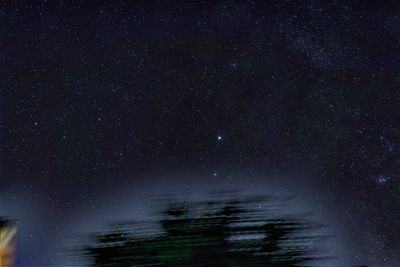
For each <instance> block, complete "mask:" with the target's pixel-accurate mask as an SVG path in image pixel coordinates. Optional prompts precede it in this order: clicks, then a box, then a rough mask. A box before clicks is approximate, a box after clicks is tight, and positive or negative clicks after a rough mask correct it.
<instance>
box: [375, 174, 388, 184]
mask: <svg viewBox="0 0 400 267" xmlns="http://www.w3.org/2000/svg"><path fill="white" fill-rule="evenodd" d="M389 180H390V177H389V176H386V175H383V174H379V175H378V176H376V178H375V181H376V183H378V184H380V185H383V184H386V183H387V182H388V181H389Z"/></svg>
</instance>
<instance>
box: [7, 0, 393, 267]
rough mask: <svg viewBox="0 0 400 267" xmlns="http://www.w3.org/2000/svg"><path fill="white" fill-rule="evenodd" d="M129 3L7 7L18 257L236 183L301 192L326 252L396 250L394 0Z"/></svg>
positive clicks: (29, 258) (51, 257)
mask: <svg viewBox="0 0 400 267" xmlns="http://www.w3.org/2000/svg"><path fill="white" fill-rule="evenodd" d="M72 2H73V3H72ZM127 2H128V1H127ZM130 2H131V3H129V4H127V3H125V4H124V3H120V2H118V1H110V2H108V3H104V2H96V3H94V2H91V1H87V2H85V1H80V2H78V1H71V2H69V3H68V2H67V1H57V2H53V1H52V2H50V1H49V2H48V1H20V2H18V3H11V1H10V2H8V3H7V2H2V3H1V4H0V19H1V21H0V62H1V65H0V78H1V81H0V84H1V87H0V90H1V93H0V96H1V99H0V104H1V107H0V108H1V113H0V143H1V153H0V160H1V177H0V215H2V216H7V217H9V218H12V219H17V220H18V221H19V237H18V247H19V255H18V261H19V263H20V266H34V265H36V266H38V265H42V266H49V265H55V266H61V265H68V264H71V265H72V263H70V262H69V260H67V259H65V256H64V255H63V253H62V251H63V247H64V246H65V243H66V241H65V240H66V239H68V238H70V237H69V236H70V235H71V234H73V233H77V232H88V231H93V230H96V229H99V228H101V227H102V226H101V225H102V224H103V223H105V222H107V221H114V220H119V219H125V218H129V219H134V218H138V217H139V218H143V216H145V215H143V214H145V213H146V210H147V208H146V207H147V203H148V202H149V201H150V200H151V199H152V198H154V197H157V196H158V195H159V194H160V193H178V194H186V195H187V197H188V198H191V196H192V195H193V194H195V193H202V192H207V191H211V190H216V189H218V190H219V189H231V188H233V189H241V190H243V191H244V192H246V193H250V194H251V193H265V194H277V195H288V194H290V195H291V194H294V195H296V196H297V200H296V201H294V203H293V205H294V206H293V207H294V209H297V210H298V211H301V212H303V211H307V212H311V213H313V214H314V215H315V217H316V218H317V219H318V220H320V221H321V222H322V223H326V224H329V225H330V229H331V231H332V232H333V233H334V237H333V238H332V240H331V241H330V242H331V246H332V248H333V249H334V251H335V254H337V256H338V259H337V260H336V261H335V262H334V263H333V265H332V266H348V265H350V264H369V265H380V266H385V265H392V266H393V265H396V264H400V241H399V240H400V212H399V210H400V5H398V4H396V1H392V2H388V1H376V2H375V1H351V2H347V3H346V2H345V1H343V2H342V1H341V2H340V3H339V2H337V1H317V0H315V1H281V0H279V1H266V2H264V1H259V2H258V1H218V2H214V3H211V2H207V1H195V2H192V3H191V2H190V1H143V2H138V1H130ZM134 2H135V3H134Z"/></svg>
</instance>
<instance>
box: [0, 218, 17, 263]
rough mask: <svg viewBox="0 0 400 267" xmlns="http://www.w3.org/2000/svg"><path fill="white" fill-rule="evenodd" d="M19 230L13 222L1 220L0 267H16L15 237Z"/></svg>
mask: <svg viewBox="0 0 400 267" xmlns="http://www.w3.org/2000/svg"><path fill="white" fill-rule="evenodd" d="M16 234H17V228H16V226H15V224H14V223H13V222H10V221H4V220H1V218H0V267H14V266H15V253H16V251H15V236H16Z"/></svg>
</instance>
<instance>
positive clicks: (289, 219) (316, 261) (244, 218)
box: [78, 195, 328, 267]
mask: <svg viewBox="0 0 400 267" xmlns="http://www.w3.org/2000/svg"><path fill="white" fill-rule="evenodd" d="M284 202H285V201H283V200H282V199H279V200H278V199H275V198H269V197H262V198H260V197H257V198H255V197H253V198H248V197H245V198H237V197H226V196H221V195H219V196H218V197H215V198H213V199H210V200H207V201H173V200H171V199H164V200H163V201H158V202H157V203H158V205H157V209H158V210H159V213H158V217H157V218H158V220H156V221H153V222H124V223H120V224H117V225H114V226H113V227H110V228H111V229H110V230H108V231H106V232H103V233H96V234H93V235H92V236H91V238H90V241H89V242H88V244H87V245H85V246H84V247H83V248H81V249H80V250H79V252H78V254H79V256H80V257H81V258H84V259H85V260H86V261H87V262H88V264H89V265H90V266H119V267H125V266H126V267H128V266H130V267H132V266H162V267H169V266H171V267H180V266H182V267H183V266H197V267H200V266H208V267H213V266H214V267H217V266H218V267H219V266H221V267H222V266H224V267H225V266H230V267H233V266H237V267H239V266H240V267H257V266H275V267H283V266H285V267H290V266H321V265H323V263H324V260H326V259H327V258H328V257H327V253H326V251H324V250H323V248H322V247H323V243H324V239H325V237H324V236H322V235H321V234H320V233H321V229H322V228H321V227H320V226H318V225H315V224H312V223H310V222H307V221H306V220H305V219H299V218H298V216H287V215H284V214H282V207H283V204H284Z"/></svg>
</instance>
